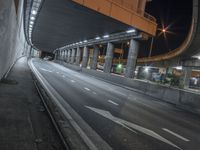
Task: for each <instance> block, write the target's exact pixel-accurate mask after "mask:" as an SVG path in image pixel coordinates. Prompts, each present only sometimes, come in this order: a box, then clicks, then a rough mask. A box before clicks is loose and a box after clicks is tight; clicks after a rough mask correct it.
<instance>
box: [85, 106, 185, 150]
mask: <svg viewBox="0 0 200 150" xmlns="http://www.w3.org/2000/svg"><path fill="white" fill-rule="evenodd" d="M85 107H86V108H88V109H90V110H92V111H94V112H96V113H98V114H99V115H101V116H103V117H105V118H107V119H110V120H112V121H113V122H115V123H117V124H120V125H122V126H123V127H125V128H127V129H129V130H131V131H133V132H135V131H134V130H132V129H131V128H133V129H135V130H137V131H140V132H142V133H144V134H146V135H149V136H151V137H153V138H155V139H157V140H160V141H162V142H164V143H167V144H169V145H171V146H173V147H175V148H177V149H180V150H182V149H181V148H180V147H178V146H176V145H175V144H173V143H172V142H170V141H169V140H167V139H165V138H164V137H162V136H160V135H159V134H157V133H155V132H154V131H152V130H149V129H146V128H144V127H141V126H139V125H136V124H134V123H131V122H128V121H125V120H123V119H120V118H117V117H115V116H113V115H112V114H111V113H110V112H109V111H105V110H102V109H98V108H94V107H90V106H85Z"/></svg>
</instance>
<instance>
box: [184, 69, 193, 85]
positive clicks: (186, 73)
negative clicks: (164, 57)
mask: <svg viewBox="0 0 200 150" xmlns="http://www.w3.org/2000/svg"><path fill="white" fill-rule="evenodd" d="M191 76H192V68H191V67H184V80H183V85H184V89H188V88H189V84H190V78H191Z"/></svg>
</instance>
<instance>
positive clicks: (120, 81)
mask: <svg viewBox="0 0 200 150" xmlns="http://www.w3.org/2000/svg"><path fill="white" fill-rule="evenodd" d="M63 65H64V66H65V67H67V68H70V69H72V70H76V71H82V73H84V74H87V75H91V76H94V77H96V78H99V79H103V80H105V81H108V82H112V83H114V84H117V85H119V86H123V87H127V88H131V89H132V90H134V91H138V92H141V93H144V94H146V95H149V96H151V97H154V98H156V99H158V100H161V101H165V102H168V103H171V104H174V105H176V106H178V107H180V108H183V109H185V110H188V111H190V112H193V113H197V114H199V115H200V94H199V93H193V92H190V91H186V90H182V89H177V88H174V87H168V86H163V85H158V84H156V83H150V82H147V81H141V80H134V79H129V78H125V77H122V76H117V75H113V74H110V73H104V72H101V71H96V70H90V69H86V68H81V67H79V66H75V65H71V64H66V63H64V64H63Z"/></svg>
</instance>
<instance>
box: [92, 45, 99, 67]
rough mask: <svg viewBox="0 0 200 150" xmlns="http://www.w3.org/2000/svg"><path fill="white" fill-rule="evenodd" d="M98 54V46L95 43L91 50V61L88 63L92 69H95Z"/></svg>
mask: <svg viewBox="0 0 200 150" xmlns="http://www.w3.org/2000/svg"><path fill="white" fill-rule="evenodd" d="M98 55H99V47H98V46H96V45H95V46H94V50H93V55H92V58H91V63H90V68H91V69H93V70H96V69H97V59H98Z"/></svg>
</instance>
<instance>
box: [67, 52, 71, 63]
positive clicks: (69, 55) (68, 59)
mask: <svg viewBox="0 0 200 150" xmlns="http://www.w3.org/2000/svg"><path fill="white" fill-rule="evenodd" d="M67 53H68V57H67V62H68V63H70V58H71V50H70V49H68V52H67Z"/></svg>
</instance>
